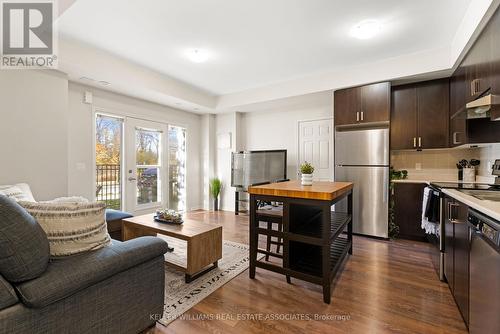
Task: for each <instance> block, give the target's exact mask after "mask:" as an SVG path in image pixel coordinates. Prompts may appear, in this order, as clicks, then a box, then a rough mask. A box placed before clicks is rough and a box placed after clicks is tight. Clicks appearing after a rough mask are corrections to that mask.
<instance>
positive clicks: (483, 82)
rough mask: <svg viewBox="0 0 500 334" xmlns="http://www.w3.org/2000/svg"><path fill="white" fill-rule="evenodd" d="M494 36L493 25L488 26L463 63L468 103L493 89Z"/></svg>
mask: <svg viewBox="0 0 500 334" xmlns="http://www.w3.org/2000/svg"><path fill="white" fill-rule="evenodd" d="M492 35H493V31H492V30H491V25H487V26H486V27H485V28H484V29H483V31H482V33H481V35H480V36H479V38H478V39H477V40H476V42H475V43H474V45H473V46H472V48H471V49H470V51H469V52H468V53H467V55H466V56H465V58H464V60H463V62H462V66H463V67H464V68H465V79H466V91H465V97H466V101H467V102H470V101H472V100H475V99H477V98H478V97H480V96H481V95H482V94H483V93H484V92H485V91H487V90H488V89H490V87H491V83H490V74H491V56H492V54H491V52H492Z"/></svg>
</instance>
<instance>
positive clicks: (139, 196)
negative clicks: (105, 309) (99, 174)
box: [125, 118, 168, 214]
mask: <svg viewBox="0 0 500 334" xmlns="http://www.w3.org/2000/svg"><path fill="white" fill-rule="evenodd" d="M166 134H167V125H165V124H162V123H157V122H151V121H145V120H139V119H135V118H127V120H126V129H125V150H126V154H125V156H126V164H125V166H126V167H125V185H126V186H125V189H126V190H125V191H126V196H125V197H126V200H125V201H126V210H127V211H130V212H132V213H134V214H139V213H141V212H144V213H146V212H151V211H153V210H154V209H157V208H160V207H166V197H167V196H166V193H167V189H166V188H167V185H168V182H167V159H166V156H167V154H166V152H167V151H166V148H167V135H166Z"/></svg>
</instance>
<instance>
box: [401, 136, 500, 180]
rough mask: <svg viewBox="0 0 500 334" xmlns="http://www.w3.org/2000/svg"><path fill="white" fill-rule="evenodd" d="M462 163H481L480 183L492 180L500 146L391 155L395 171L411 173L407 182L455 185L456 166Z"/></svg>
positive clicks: (479, 170)
mask: <svg viewBox="0 0 500 334" xmlns="http://www.w3.org/2000/svg"><path fill="white" fill-rule="evenodd" d="M462 159H467V160H470V159H478V160H480V161H481V164H480V165H479V166H478V167H477V175H478V176H480V177H481V178H478V181H479V179H482V177H491V165H492V164H493V162H494V161H495V159H500V144H492V145H489V146H486V147H478V148H463V149H462V148H460V149H442V150H425V151H421V152H417V151H392V152H391V166H393V167H394V169H396V170H400V169H406V170H408V178H409V179H414V180H430V181H456V180H457V178H458V171H457V167H456V163H457V162H458V161H460V160H462ZM484 182H489V180H488V181H486V180H485V181H484Z"/></svg>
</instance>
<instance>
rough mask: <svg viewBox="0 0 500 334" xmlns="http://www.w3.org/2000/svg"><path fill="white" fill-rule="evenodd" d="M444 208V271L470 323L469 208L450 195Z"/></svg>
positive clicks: (463, 314)
mask: <svg viewBox="0 0 500 334" xmlns="http://www.w3.org/2000/svg"><path fill="white" fill-rule="evenodd" d="M444 208H445V214H444V215H445V231H444V233H445V257H444V273H445V277H446V280H447V281H448V286H449V287H450V291H451V292H452V294H453V297H454V298H455V302H456V304H457V306H458V309H459V310H460V313H461V314H462V317H463V319H464V321H465V323H466V324H467V325H468V323H469V252H470V233H469V225H468V223H467V216H468V210H469V208H468V207H467V205H465V204H463V203H461V202H459V201H457V200H454V199H452V198H449V197H445V201H444Z"/></svg>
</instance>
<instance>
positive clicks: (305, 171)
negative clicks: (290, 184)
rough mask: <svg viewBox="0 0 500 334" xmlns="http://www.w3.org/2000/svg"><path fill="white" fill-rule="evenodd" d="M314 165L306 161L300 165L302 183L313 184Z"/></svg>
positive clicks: (304, 184) (305, 184)
mask: <svg viewBox="0 0 500 334" xmlns="http://www.w3.org/2000/svg"><path fill="white" fill-rule="evenodd" d="M313 172H314V167H313V165H311V164H310V163H309V162H307V161H305V162H304V163H303V164H302V165H300V174H301V175H302V176H301V177H302V182H301V183H302V185H303V186H311V185H312V184H313Z"/></svg>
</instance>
